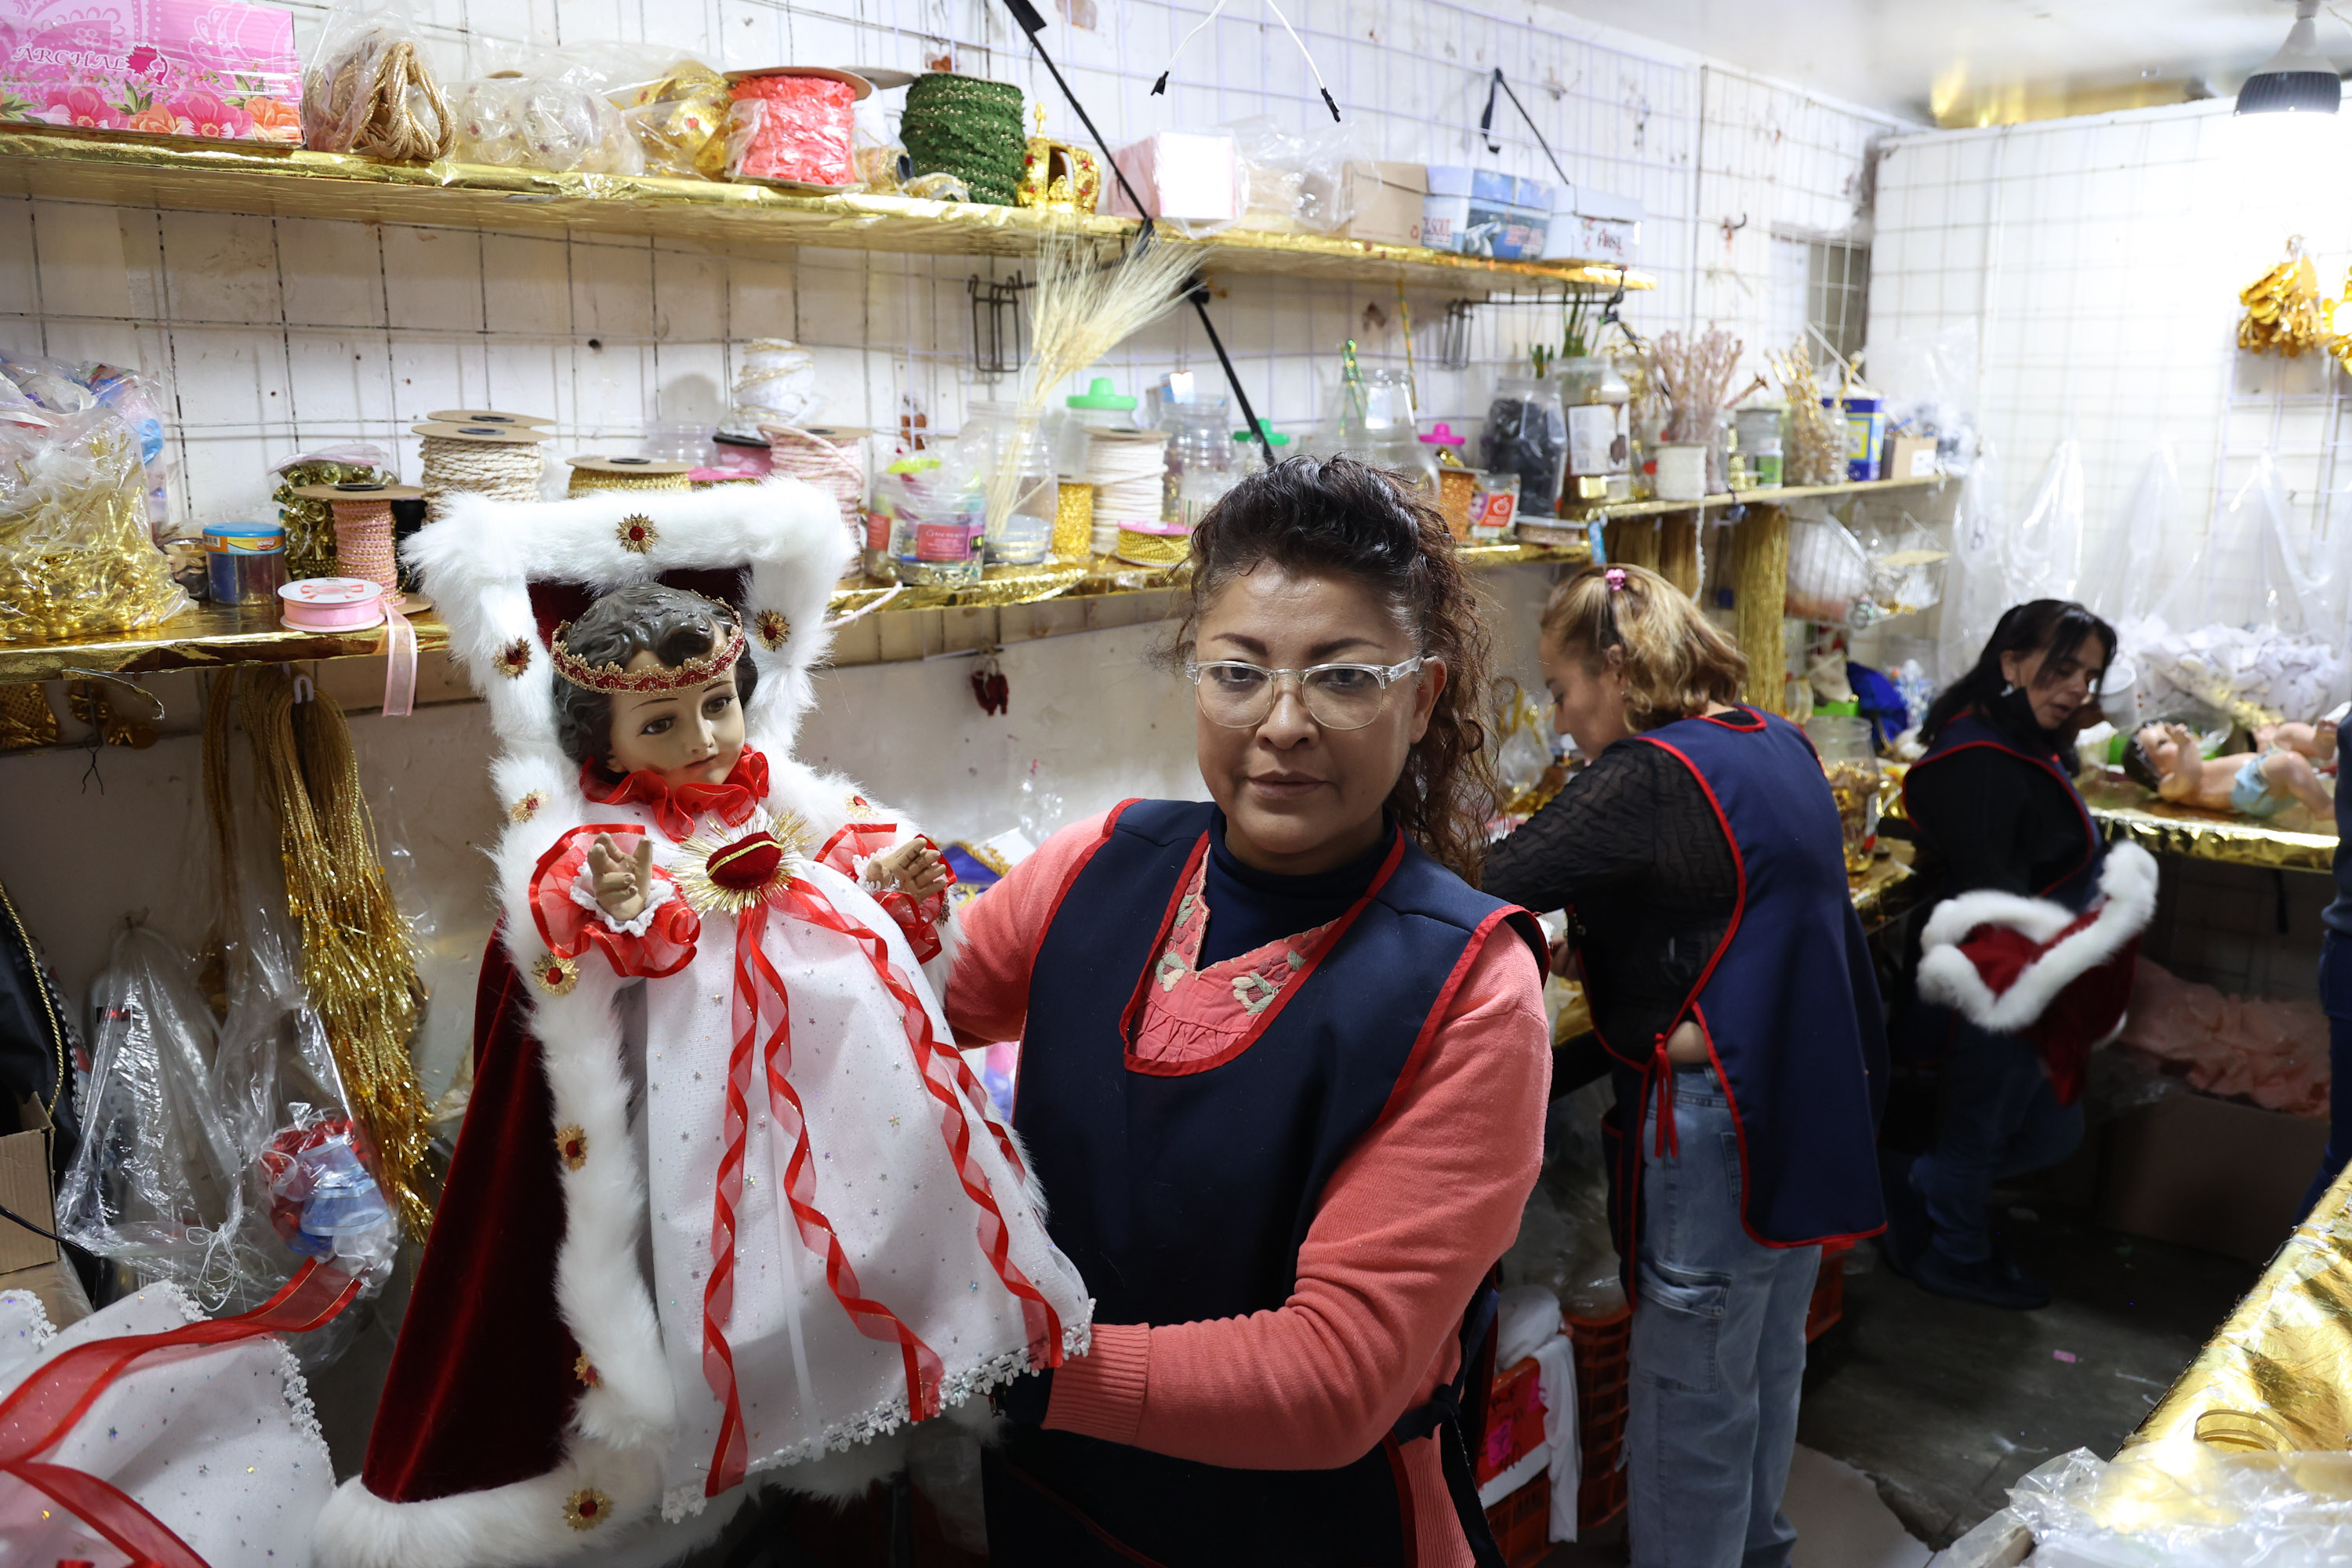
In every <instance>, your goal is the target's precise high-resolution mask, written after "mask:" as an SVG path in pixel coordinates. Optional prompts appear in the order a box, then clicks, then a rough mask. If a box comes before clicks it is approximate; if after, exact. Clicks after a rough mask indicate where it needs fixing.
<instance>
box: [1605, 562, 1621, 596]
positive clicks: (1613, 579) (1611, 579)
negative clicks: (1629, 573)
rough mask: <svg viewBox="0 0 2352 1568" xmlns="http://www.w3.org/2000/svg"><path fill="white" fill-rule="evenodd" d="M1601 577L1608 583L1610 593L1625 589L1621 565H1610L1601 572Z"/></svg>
mask: <svg viewBox="0 0 2352 1568" xmlns="http://www.w3.org/2000/svg"><path fill="white" fill-rule="evenodd" d="M1601 581H1602V582H1604V583H1606V584H1609V591H1610V592H1611V593H1612V594H1622V593H1623V592H1624V591H1625V568H1623V567H1622V566H1612V567H1611V568H1609V570H1608V571H1606V572H1603V573H1602V574H1601Z"/></svg>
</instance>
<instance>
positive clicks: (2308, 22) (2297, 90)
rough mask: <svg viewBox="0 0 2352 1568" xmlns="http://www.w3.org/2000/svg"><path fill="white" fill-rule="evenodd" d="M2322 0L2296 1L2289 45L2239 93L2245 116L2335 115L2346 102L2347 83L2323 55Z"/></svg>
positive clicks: (2240, 107)
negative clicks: (2321, 44) (2318, 20)
mask: <svg viewBox="0 0 2352 1568" xmlns="http://www.w3.org/2000/svg"><path fill="white" fill-rule="evenodd" d="M2318 16H2319V0H2295V4H2294V26H2293V27H2292V28H2290V29H2289V30H2288V32H2287V36H2286V44H2285V46H2284V47H2282V48H2281V49H2280V50H2279V52H2278V53H2276V54H2274V55H2273V56H2272V57H2271V58H2269V59H2267V60H2265V61H2264V62H2263V66H2262V68H2261V69H2259V70H2257V71H2255V72H2254V74H2253V75H2252V76H2250V77H2248V78H2247V79H2246V85H2245V86H2243V87H2242V88H2240V89H2238V112H2239V113H2241V114H2292V113H2296V112H2301V113H2305V114H2333V113H2335V112H2336V109H2337V108H2338V107H2339V106H2340V105H2341V104H2342V103H2343V101H2344V83H2343V81H2342V79H2340V78H2338V77H2337V76H2336V67H2335V65H2334V64H2333V63H2332V62H2331V61H2330V60H2329V59H2328V58H2327V57H2326V55H2324V54H2322V53H2320V51H2319V38H2318V32H2319V28H2318V23H2317V20H2316V18H2317V17H2318Z"/></svg>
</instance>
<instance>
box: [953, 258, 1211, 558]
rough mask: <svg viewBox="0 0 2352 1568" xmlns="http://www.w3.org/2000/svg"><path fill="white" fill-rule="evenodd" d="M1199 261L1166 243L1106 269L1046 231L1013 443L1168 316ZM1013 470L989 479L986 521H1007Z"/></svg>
mask: <svg viewBox="0 0 2352 1568" xmlns="http://www.w3.org/2000/svg"><path fill="white" fill-rule="evenodd" d="M1197 264H1198V257H1197V254H1196V253H1195V252H1193V251H1192V250H1191V249H1189V248H1185V247H1178V246H1174V245H1171V244H1169V243H1167V242H1166V241H1164V240H1163V241H1160V242H1158V243H1155V244H1151V245H1146V246H1138V247H1130V248H1129V249H1128V250H1127V251H1125V252H1124V253H1122V254H1121V255H1120V256H1119V257H1118V258H1117V259H1116V260H1114V261H1111V262H1109V263H1108V264H1106V263H1104V262H1103V261H1101V260H1100V259H1099V252H1098V251H1097V248H1096V246H1095V243H1094V242H1093V241H1091V240H1088V239H1085V238H1082V237H1080V236H1079V235H1078V234H1077V232H1076V229H1075V227H1066V226H1060V225H1055V226H1053V227H1050V228H1048V229H1046V230H1045V235H1044V237H1043V241H1042V243H1041V244H1040V245H1039V247H1038V250H1037V305H1036V310H1035V312H1034V315H1033V316H1032V317H1031V320H1030V331H1029V358H1028V362H1027V363H1024V365H1023V366H1022V367H1021V384H1022V392H1021V403H1020V414H1019V424H1020V429H1019V439H1020V441H1021V443H1022V444H1024V445H1026V444H1027V442H1028V439H1029V437H1030V435H1031V434H1032V433H1033V432H1034V430H1035V429H1036V428H1037V425H1038V422H1039V420H1040V419H1042V418H1043V417H1044V416H1045V400H1046V398H1047V397H1049V396H1050V395H1052V394H1053V391H1054V389H1055V387H1057V386H1059V385H1061V384H1062V383H1063V382H1065V381H1066V380H1068V379H1069V378H1070V377H1071V376H1074V375H1076V374H1078V373H1079V372H1080V371H1082V370H1084V369H1086V368H1087V366H1088V365H1090V364H1092V363H1095V361H1097V360H1098V359H1100V358H1102V357H1103V355H1105V354H1107V353H1110V351H1111V350H1112V349H1114V348H1117V347H1118V345H1119V344H1120V343H1121V342H1124V341H1125V340H1126V339H1127V338H1129V336H1131V335H1132V334H1134V333H1136V332H1139V331H1142V330H1143V329H1144V328H1146V327H1148V326H1150V324H1151V323H1152V322H1154V321H1158V320H1160V317H1162V316H1164V315H1166V314H1167V313H1168V312H1169V311H1171V310H1174V309H1175V308H1176V307H1177V305H1178V304H1180V303H1181V301H1182V300H1183V298H1184V286H1185V284H1186V283H1187V282H1188V281H1189V280H1190V279H1191V278H1192V269H1193V268H1194V267H1195V266H1196V265H1197ZM1016 467H1017V465H1013V464H1007V463H999V464H998V465H997V471H996V473H994V474H993V475H992V476H990V479H989V487H988V521H989V525H990V526H991V527H996V526H998V525H1000V524H1002V523H1003V521H1004V520H1005V519H1006V518H1007V517H1008V516H1010V515H1011V514H1012V511H1013V501H1014V500H1016V499H1017V498H1015V496H1014V495H1013V485H1014V483H1015V481H1016V479H1017V478H1018V475H1017V474H1016V472H1015V471H1014V469H1015V468H1016Z"/></svg>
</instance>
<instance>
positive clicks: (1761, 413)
mask: <svg viewBox="0 0 2352 1568" xmlns="http://www.w3.org/2000/svg"><path fill="white" fill-rule="evenodd" d="M1780 412H1781V411H1780V408H1779V406H1778V405H1770V404H1756V405H1750V406H1748V407H1746V408H1742V409H1740V410H1738V412H1736V413H1735V414H1733V415H1732V416H1731V425H1732V429H1733V431H1734V433H1735V434H1737V435H1738V437H1739V452H1740V455H1741V456H1742V457H1744V458H1747V459H1748V482H1749V483H1750V484H1751V485H1753V486H1754V487H1755V488H1757V489H1771V488H1774V487H1777V486H1778V485H1779V484H1780V482H1781V479H1780V455H1781V454H1780Z"/></svg>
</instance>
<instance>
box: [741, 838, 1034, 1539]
mask: <svg viewBox="0 0 2352 1568" xmlns="http://www.w3.org/2000/svg"><path fill="white" fill-rule="evenodd" d="M772 910H773V911H774V912H777V913H781V914H784V915H787V916H790V917H791V918H793V919H795V920H800V921H806V922H808V923H809V924H811V925H814V926H818V927H821V928H822V929H824V930H826V931H835V932H837V933H839V934H840V935H843V936H845V937H848V938H849V939H850V940H851V941H852V942H856V944H857V946H858V948H859V949H860V951H861V952H864V953H865V955H866V961H867V963H870V964H871V965H872V966H873V968H874V973H875V975H876V977H877V978H878V979H879V980H880V981H881V983H882V985H883V988H884V989H885V990H886V991H887V992H888V993H889V994H890V996H891V999H892V1000H893V1001H895V1002H897V1003H898V1007H899V1011H900V1014H901V1016H902V1018H903V1020H904V1025H905V1029H906V1035H907V1044H908V1049H909V1051H910V1052H911V1054H912V1055H913V1057H914V1058H915V1066H916V1069H917V1070H918V1071H919V1072H920V1073H921V1074H922V1077H923V1082H924V1087H925V1088H926V1089H929V1092H930V1094H931V1097H932V1098H933V1099H934V1100H938V1101H939V1102H940V1133H941V1136H942V1137H943V1138H944V1139H945V1140H946V1142H947V1145H948V1152H949V1153H950V1156H951V1158H952V1159H953V1160H954V1162H955V1166H956V1174H957V1178H958V1180H959V1181H961V1184H962V1185H963V1190H964V1194H965V1195H966V1196H967V1197H969V1198H971V1201H972V1203H973V1204H974V1205H976V1206H977V1207H978V1208H979V1210H980V1219H979V1226H978V1234H979V1239H980V1245H981V1250H982V1252H984V1253H985V1254H987V1256H988V1259H989V1263H990V1265H991V1267H992V1268H994V1269H995V1270H996V1276H997V1279H999V1280H1000V1281H1002V1282H1003V1286H1004V1288H1005V1289H1006V1290H1008V1291H1010V1292H1011V1293H1012V1294H1013V1297H1014V1298H1015V1299H1017V1300H1019V1301H1020V1302H1021V1310H1022V1317H1023V1321H1024V1326H1025V1328H1026V1331H1027V1333H1028V1338H1029V1359H1030V1363H1031V1364H1032V1365H1033V1366H1037V1367H1049V1366H1058V1365H1060V1364H1061V1361H1062V1326H1061V1320H1060V1318H1059V1316H1058V1315H1057V1314H1056V1313H1055V1311H1054V1309H1053V1306H1052V1304H1051V1303H1049V1302H1048V1301H1046V1300H1045V1297H1044V1296H1043V1295H1041V1294H1039V1292H1038V1290H1037V1288H1036V1287H1035V1286H1034V1285H1032V1284H1031V1283H1030V1282H1029V1279H1028V1277H1027V1276H1026V1275H1024V1273H1023V1272H1022V1271H1021V1269H1020V1268H1019V1267H1018V1266H1017V1265H1016V1264H1014V1263H1013V1258H1012V1247H1011V1233H1010V1232H1009V1231H1008V1230H1007V1229H1006V1227H1005V1224H1004V1215H1003V1211H1002V1210H1001V1209H999V1208H998V1207H997V1205H996V1199H995V1196H994V1194H992V1192H991V1190H990V1188H989V1184H988V1176H987V1173H986V1172H985V1171H983V1170H982V1169H981V1167H980V1166H979V1165H978V1163H975V1162H974V1161H973V1160H972V1158H971V1125H970V1122H969V1121H967V1119H966V1118H965V1116H964V1105H965V1100H964V1095H965V1094H966V1093H967V1092H969V1093H971V1095H974V1096H979V1095H981V1093H982V1090H981V1088H980V1084H979V1081H978V1080H977V1079H974V1078H973V1077H972V1075H971V1068H967V1067H966V1066H965V1065H964V1063H963V1058H961V1057H959V1056H958V1055H957V1054H956V1053H955V1051H954V1050H953V1049H951V1048H950V1047H948V1046H946V1045H944V1044H943V1043H941V1041H940V1038H939V1037H938V1036H937V1035H936V1034H935V1033H934V1032H933V1030H932V1028H931V1021H930V1015H929V1012H928V1011H927V1010H926V1009H925V1008H924V1006H923V1004H922V999H921V998H920V997H919V995H917V994H916V993H915V991H914V988H913V987H912V986H910V985H909V984H908V983H907V980H906V977H905V975H903V974H902V973H899V971H898V966H897V965H895V964H893V963H891V962H890V953H889V948H888V946H887V944H886V943H885V942H883V940H882V939H881V938H880V937H878V936H877V935H875V934H874V933H873V932H872V931H868V930H866V928H865V927H864V926H861V925H859V924H857V923H856V921H851V920H849V919H847V918H846V917H845V916H844V915H842V913H841V912H840V911H839V910H835V908H834V907H833V904H832V903H831V901H830V900H827V899H826V898H825V897H824V894H823V893H822V892H820V891H818V890H817V889H815V888H814V887H813V886H811V885H810V884H809V883H808V882H806V881H804V880H797V879H796V880H793V881H790V882H787V883H785V884H784V885H783V886H782V887H781V888H780V889H778V890H777V891H776V892H775V893H773V894H772V895H771V897H770V898H769V899H768V900H764V901H762V902H761V903H757V904H754V905H752V906H751V908H750V909H748V910H744V911H743V912H742V913H741V914H740V915H739V916H738V917H736V922H735V996H734V1026H735V1040H734V1048H733V1050H732V1051H731V1052H730V1055H729V1058H728V1075H727V1110H726V1151H725V1152H724V1153H723V1154H722V1155H721V1156H720V1158H719V1179H718V1184H717V1191H716V1193H715V1194H714V1195H713V1202H712V1210H713V1217H712V1223H711V1231H710V1257H711V1270H710V1279H709V1284H708V1285H706V1286H705V1287H704V1289H703V1308H702V1374H703V1378H704V1381H705V1382H707V1383H708V1384H709V1385H710V1392H711V1393H712V1394H714V1395H715V1396H716V1397H717V1398H718V1399H719V1403H720V1405H721V1407H722V1413H721V1415H720V1419H719V1440H718V1443H717V1445H716V1447H714V1448H713V1450H712V1453H711V1458H710V1475H709V1479H708V1480H707V1481H706V1482H705V1483H704V1488H703V1490H704V1495H706V1496H709V1497H717V1496H718V1495H719V1493H721V1492H723V1491H726V1490H728V1489H730V1488H732V1487H735V1486H738V1485H740V1483H741V1482H742V1480H743V1478H744V1475H745V1473H746V1469H747V1467H748V1464H749V1458H748V1448H747V1444H746V1442H745V1438H744V1432H743V1415H742V1405H741V1399H740V1393H739V1391H738V1389H737V1387H736V1384H735V1357H734V1352H733V1351H732V1349H731V1348H730V1346H729V1345H728V1342H727V1324H728V1321H729V1319H730V1316H731V1315H732V1313H733V1310H734V1304H735V1207H736V1205H737V1204H738V1203H739V1202H740V1201H741V1198H742V1194H743V1163H744V1156H745V1147H746V1143H747V1140H748V1132H749V1124H750V1114H751V1068H752V1062H753V1058H755V1057H757V1058H759V1060H760V1062H761V1066H762V1069H763V1071H764V1073H765V1076H766V1079H767V1092H768V1111H769V1115H770V1116H771V1117H772V1118H773V1120H774V1122H775V1127H776V1134H777V1136H779V1137H782V1138H789V1139H791V1140H792V1143H793V1152H792V1155H791V1157H790V1159H789V1160H788V1161H787V1162H786V1163H785V1170H784V1200H785V1204H786V1206H787V1207H788V1208H789V1209H790V1211H791V1214H792V1217H793V1227H794V1229H795V1231H796V1232H797V1233H798V1235H799V1237H800V1239H801V1244H802V1245H803V1246H804V1247H807V1248H808V1249H809V1251H810V1252H811V1253H813V1254H814V1255H815V1256H816V1257H817V1258H820V1259H821V1260H823V1262H824V1277H825V1284H826V1286H827V1287H828V1288H829V1289H831V1290H832V1291H833V1295H834V1299H835V1300H837V1301H839V1302H840V1303H841V1307H842V1310H844V1311H845V1312H847V1313H848V1314H849V1318H850V1321H851V1322H853V1323H854V1324H856V1328H857V1331H858V1332H860V1333H862V1334H864V1335H865V1336H866V1338H868V1339H873V1340H881V1341H885V1342H896V1343H897V1344H898V1349H899V1352H900V1354H901V1356H902V1357H903V1358H904V1361H905V1363H906V1375H907V1409H908V1418H909V1419H910V1420H916V1421H923V1420H928V1419H929V1418H930V1417H931V1416H933V1415H938V1414H939V1412H940V1380H941V1378H942V1377H943V1376H944V1374H945V1371H946V1369H945V1367H944V1365H943V1364H942V1363H941V1362H940V1357H939V1352H936V1351H934V1350H932V1349H931V1347H930V1346H929V1345H928V1344H926V1343H924V1342H923V1340H922V1338H921V1336H919V1334H917V1333H916V1332H915V1331H913V1330H912V1329H910V1328H908V1326H907V1325H906V1323H905V1322H903V1321H901V1320H900V1319H899V1318H898V1314H897V1313H895V1312H893V1311H891V1310H890V1309H889V1308H888V1307H887V1306H885V1305H883V1304H882V1303H881V1302H880V1301H877V1300H871V1299H869V1298H867V1297H866V1296H865V1295H864V1294H862V1288H861V1287H860V1285H859V1284H858V1280H857V1274H856V1269H854V1268H852V1267H851V1266H850V1262H849V1258H848V1255H847V1254H846V1253H845V1251H844V1250H843V1248H842V1245H841V1238H840V1237H839V1236H838V1235H837V1234H836V1233H835V1230H834V1228H833V1223H832V1221H830V1220H828V1219H827V1218H826V1217H825V1215H824V1212H823V1211H822V1210H820V1209H819V1208H818V1207H817V1206H816V1204H815V1201H814V1200H815V1196H816V1173H815V1167H814V1161H813V1160H812V1158H811V1156H810V1153H809V1147H808V1139H807V1137H806V1136H805V1131H806V1128H807V1121H808V1119H807V1116H806V1114H805V1112H804V1111H803V1109H802V1106H801V1101H800V1096H799V1095H798V1094H797V1093H795V1092H794V1091H793V1086H792V1082H791V1079H790V1076H789V1075H790V1074H791V1071H792V1010H791V998H790V996H789V995H788V994H787V993H786V991H785V988H784V982H783V976H782V975H781V974H779V973H777V972H776V969H775V966H774V965H773V964H772V963H769V961H768V957H767V953H766V952H765V951H764V949H763V943H762V939H763V938H764V936H765V934H766V931H767V924H768V919H769V915H770V912H771V911H772ZM972 1103H975V1104H978V1103H984V1100H978V1099H975V1100H973V1102H972ZM985 1120H986V1119H985V1118H983V1121H985ZM989 1126H990V1129H991V1131H993V1132H994V1133H995V1135H996V1140H997V1143H998V1146H999V1148H1000V1149H1003V1150H1004V1151H1005V1152H1006V1155H1007V1158H1008V1159H1010V1158H1011V1149H1012V1144H1011V1140H1010V1139H1009V1138H1008V1137H1007V1136H1006V1135H1005V1134H1004V1132H1003V1130H1002V1129H999V1128H997V1127H996V1126H995V1124H994V1123H993V1122H989ZM1013 1170H1014V1171H1015V1173H1018V1172H1019V1171H1020V1165H1019V1163H1018V1162H1017V1161H1015V1162H1014V1163H1013Z"/></svg>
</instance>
